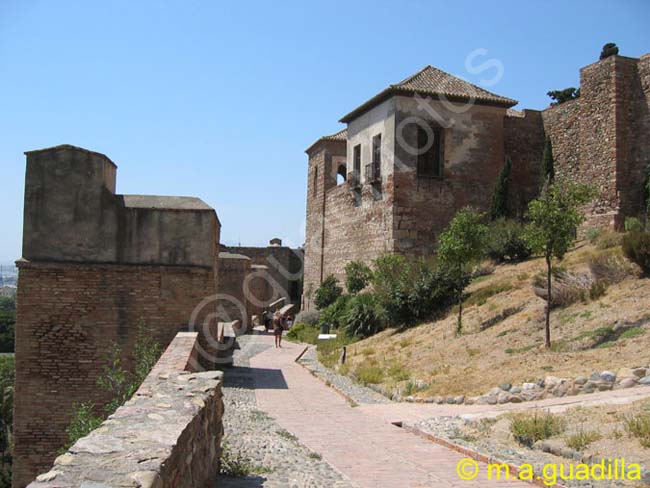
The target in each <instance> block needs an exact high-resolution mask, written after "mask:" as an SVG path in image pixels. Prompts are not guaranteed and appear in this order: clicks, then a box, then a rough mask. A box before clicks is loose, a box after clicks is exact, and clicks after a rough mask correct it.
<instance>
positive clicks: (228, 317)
mask: <svg viewBox="0 0 650 488" xmlns="http://www.w3.org/2000/svg"><path fill="white" fill-rule="evenodd" d="M250 272H251V260H250V258H249V257H247V256H243V255H241V254H233V253H230V252H221V253H219V266H218V276H219V297H218V301H217V318H218V320H219V322H232V321H234V320H241V321H242V324H243V325H244V326H245V327H248V326H249V325H250V317H251V310H250V305H249V300H248V290H246V287H245V286H244V280H245V278H246V276H248V274H249V273H250Z"/></svg>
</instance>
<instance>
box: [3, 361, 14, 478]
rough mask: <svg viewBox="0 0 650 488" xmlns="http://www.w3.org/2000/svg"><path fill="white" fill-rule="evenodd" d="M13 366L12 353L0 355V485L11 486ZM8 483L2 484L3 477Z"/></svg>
mask: <svg viewBox="0 0 650 488" xmlns="http://www.w3.org/2000/svg"><path fill="white" fill-rule="evenodd" d="M14 377H15V366H14V358H13V356H12V355H6V356H0V462H1V463H2V467H1V468H0V471H1V473H0V474H1V476H0V486H7V487H8V486H11V480H10V478H11V444H12V442H11V435H12V424H13V407H14ZM4 478H7V479H9V484H7V485H4V484H3V483H4V482H5V479H4Z"/></svg>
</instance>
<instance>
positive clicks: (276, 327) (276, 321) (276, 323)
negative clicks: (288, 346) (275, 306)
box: [273, 312, 284, 347]
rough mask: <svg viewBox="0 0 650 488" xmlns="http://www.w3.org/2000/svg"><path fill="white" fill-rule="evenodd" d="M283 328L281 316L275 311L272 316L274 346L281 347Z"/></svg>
mask: <svg viewBox="0 0 650 488" xmlns="http://www.w3.org/2000/svg"><path fill="white" fill-rule="evenodd" d="M283 330H284V324H283V318H282V314H281V313H280V312H275V316H274V317H273V335H274V336H275V347H282V331H283Z"/></svg>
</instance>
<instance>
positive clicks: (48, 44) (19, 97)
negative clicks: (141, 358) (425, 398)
mask: <svg viewBox="0 0 650 488" xmlns="http://www.w3.org/2000/svg"><path fill="white" fill-rule="evenodd" d="M648 19H650V2H648V1H647V0H636V1H635V0H628V1H620V2H612V1H611V0H608V1H597V0H590V1H574V2H566V1H545V2H542V1H521V0H519V1H508V2H506V1H504V2H478V1H476V2H470V1H463V0H455V1H453V2H449V1H435V2H434V1H409V0H407V1H402V2H399V3H396V2H394V1H383V0H374V1H371V2H370V1H369V2H351V1H347V2H338V1H332V0H329V1H327V2H306V1H296V2H217V1H192V0H184V1H180V0H179V1H161V0H157V1H153V0H152V1H144V0H141V1H138V2H133V1H111V0H103V1H88V0H84V1H66V0H58V1H56V2H53V1H38V0H0V178H1V179H0V185H1V190H0V191H1V194H2V220H1V226H0V235H1V236H2V237H1V239H0V262H10V261H12V260H14V259H16V258H18V257H20V246H21V244H20V243H21V233H22V200H23V179H24V170H25V168H24V167H25V158H24V156H23V152H24V151H26V150H31V149H36V148H42V147H47V146H52V145H57V144H62V143H67V144H74V145H78V146H82V147H86V148H88V149H92V150H96V151H100V152H103V153H105V154H107V155H108V156H109V157H110V158H111V159H112V160H113V161H115V162H116V163H117V165H118V166H119V170H118V182H117V185H118V189H117V190H118V192H119V193H144V194H163V195H196V196H198V197H201V198H202V199H204V200H205V201H206V202H207V203H209V204H210V205H212V206H214V208H215V209H216V210H217V213H218V215H219V218H220V220H221V222H222V225H223V228H222V242H225V243H227V244H233V243H238V242H241V243H242V244H245V245H264V244H265V243H267V242H268V240H269V239H270V238H271V237H274V236H279V237H282V238H283V239H284V240H285V242H288V243H290V244H292V245H300V244H302V242H303V227H304V217H305V215H304V214H305V172H306V163H307V158H306V155H305V154H304V149H305V148H307V147H308V146H309V145H310V144H311V143H312V142H313V141H314V140H315V139H317V138H318V137H319V136H321V135H324V134H328V133H332V132H335V131H337V130H338V129H339V128H341V126H340V125H339V124H338V123H337V120H338V119H339V118H340V117H341V116H342V115H344V114H346V113H347V112H348V111H350V110H351V109H353V108H354V107H356V106H357V105H359V104H360V103H362V102H363V101H365V100H366V99H368V98H369V97H370V96H372V95H374V94H375V93H376V92H378V91H379V90H381V89H382V88H384V87H385V86H386V85H388V84H389V83H394V82H397V81H399V80H401V79H403V78H405V77H406V76H408V75H410V74H411V73H413V72H415V71H417V70H418V69H420V68H421V67H423V66H425V65H427V64H432V65H434V66H437V67H439V68H441V69H443V70H445V71H448V72H450V73H453V74H456V75H460V76H461V77H463V78H465V79H467V80H469V81H471V82H474V83H477V84H481V81H482V80H485V79H486V78H490V76H489V75H490V74H491V73H492V74H493V72H494V71H495V69H493V68H490V70H492V71H490V70H478V71H479V72H478V73H476V71H477V70H473V71H474V73H472V72H468V70H467V68H466V59H467V57H468V55H470V53H472V52H476V50H477V49H483V51H481V52H480V53H481V54H478V55H477V56H476V57H475V58H474V60H473V61H472V62H471V65H472V66H474V67H480V65H481V64H483V63H489V62H490V60H497V61H498V62H499V63H500V64H501V65H502V66H503V77H502V78H501V80H500V81H499V82H498V83H497V84H496V85H492V86H489V87H486V88H488V89H489V90H491V91H494V92H496V93H499V94H502V95H506V96H509V97H512V98H515V99H517V100H519V101H520V104H519V106H518V107H516V108H522V107H528V108H537V109H541V108H544V107H545V106H547V105H548V101H549V100H548V98H547V96H546V92H547V91H548V90H550V89H557V88H565V87H567V86H572V85H573V86H577V84H578V77H579V72H578V70H579V68H580V67H582V66H585V65H587V64H589V63H591V62H594V61H596V60H597V59H598V55H599V53H600V48H601V46H602V45H603V44H604V43H606V42H610V41H611V42H616V43H617V44H618V46H619V47H620V53H621V54H623V55H628V56H635V57H637V56H640V55H641V54H643V53H646V52H648V51H650V29H648V28H647V22H648ZM488 66H490V65H489V64H488V65H486V68H487V67H488ZM486 75H487V76H486Z"/></svg>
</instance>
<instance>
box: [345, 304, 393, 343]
mask: <svg viewBox="0 0 650 488" xmlns="http://www.w3.org/2000/svg"><path fill="white" fill-rule="evenodd" d="M384 326H385V319H384V314H383V311H382V309H381V307H380V306H379V305H378V304H377V300H376V299H375V297H374V296H373V295H371V294H368V293H364V294H360V295H357V296H355V297H353V298H351V299H350V302H349V303H348V306H347V310H346V314H345V328H346V331H347V333H348V334H349V335H350V336H355V337H369V336H371V335H374V334H376V333H377V332H380V331H381V330H383V329H384Z"/></svg>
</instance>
